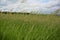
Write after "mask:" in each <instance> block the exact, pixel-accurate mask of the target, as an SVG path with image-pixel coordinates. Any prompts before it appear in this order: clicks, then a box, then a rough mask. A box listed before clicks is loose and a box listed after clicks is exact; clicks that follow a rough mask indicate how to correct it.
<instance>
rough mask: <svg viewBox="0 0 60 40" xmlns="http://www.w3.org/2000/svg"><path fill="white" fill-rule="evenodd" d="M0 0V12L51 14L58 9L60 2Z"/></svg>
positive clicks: (48, 0) (53, 0) (49, 0)
mask: <svg viewBox="0 0 60 40" xmlns="http://www.w3.org/2000/svg"><path fill="white" fill-rule="evenodd" d="M21 1H22V0H0V11H1V10H3V11H17V12H19V11H20V12H23V11H25V12H31V11H42V12H52V11H54V10H57V9H58V8H60V0H25V2H24V3H21Z"/></svg>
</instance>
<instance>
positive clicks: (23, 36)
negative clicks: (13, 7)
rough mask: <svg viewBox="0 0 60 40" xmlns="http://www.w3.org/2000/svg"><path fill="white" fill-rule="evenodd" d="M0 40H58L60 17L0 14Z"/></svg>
mask: <svg viewBox="0 0 60 40" xmlns="http://www.w3.org/2000/svg"><path fill="white" fill-rule="evenodd" d="M0 40H60V16H59V17H58V16H55V15H40V14H39V15H32V14H29V15H27V14H26V15H25V14H1V13H0Z"/></svg>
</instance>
